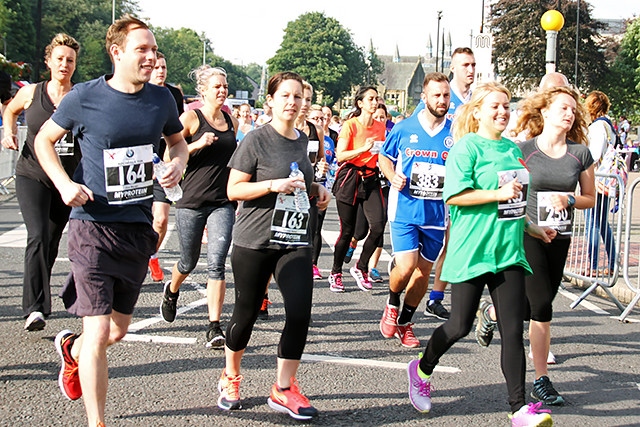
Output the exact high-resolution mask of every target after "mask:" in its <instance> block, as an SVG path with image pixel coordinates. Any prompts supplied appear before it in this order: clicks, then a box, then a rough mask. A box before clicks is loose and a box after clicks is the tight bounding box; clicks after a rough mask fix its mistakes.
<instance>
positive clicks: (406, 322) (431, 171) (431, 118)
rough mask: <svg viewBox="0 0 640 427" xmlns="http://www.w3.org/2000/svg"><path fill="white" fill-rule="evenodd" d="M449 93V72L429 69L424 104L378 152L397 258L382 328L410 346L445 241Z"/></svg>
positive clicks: (450, 140) (450, 142) (388, 335)
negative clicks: (417, 314) (415, 316)
mask: <svg viewBox="0 0 640 427" xmlns="http://www.w3.org/2000/svg"><path fill="white" fill-rule="evenodd" d="M450 96H451V94H450V89H449V80H448V79H447V76H445V75H444V74H442V73H430V74H427V76H426V77H425V79H424V82H423V85H422V100H423V101H424V103H425V109H424V110H422V111H421V112H420V113H418V114H414V115H412V116H411V117H409V118H408V119H406V120H403V121H401V122H400V123H398V124H396V126H394V127H393V129H392V130H391V133H389V135H388V136H387V139H386V141H385V143H384V145H383V146H382V149H381V151H380V156H379V157H378V163H379V165H380V169H381V170H382V172H383V173H384V175H385V176H386V177H387V179H388V180H389V181H390V183H391V190H390V192H389V211H388V216H389V223H390V229H391V243H392V245H393V254H394V257H395V268H394V269H393V270H391V274H390V277H389V300H388V302H387V305H386V307H385V310H384V314H383V316H382V319H381V320H380V332H381V333H382V336H384V337H385V338H391V337H393V336H396V337H398V338H399V339H400V342H401V344H402V345H403V346H405V347H410V348H414V347H418V346H420V342H419V341H418V339H417V338H416V337H415V335H414V333H413V328H412V325H413V323H411V320H412V317H413V314H414V313H415V311H416V309H417V307H418V305H419V304H420V301H421V300H422V298H423V297H424V295H425V293H426V291H427V287H428V284H429V275H430V274H431V269H432V268H433V263H434V262H435V261H436V259H437V258H438V255H440V252H441V251H442V247H443V245H444V234H445V230H446V226H447V213H446V209H445V204H444V202H443V200H442V188H443V186H444V169H445V168H444V163H445V160H446V158H447V154H448V153H449V149H450V148H451V146H452V145H453V138H452V137H451V121H450V120H448V119H447V118H446V114H447V111H448V109H449V99H450ZM405 289H406V295H405V298H404V304H403V306H402V311H400V309H399V308H400V295H401V294H402V292H403V291H404V290H405Z"/></svg>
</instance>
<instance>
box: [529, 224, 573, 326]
mask: <svg viewBox="0 0 640 427" xmlns="http://www.w3.org/2000/svg"><path fill="white" fill-rule="evenodd" d="M570 245H571V239H558V238H555V239H553V240H552V241H551V243H544V242H543V241H542V240H540V239H536V238H534V237H531V236H529V235H528V234H525V235H524V249H525V251H526V253H527V261H528V262H529V265H530V266H531V269H532V270H533V275H531V276H527V277H525V279H524V284H525V289H526V292H527V301H528V304H527V312H526V313H525V319H532V320H535V321H537V322H551V318H552V317H553V299H554V298H555V297H556V295H557V294H558V288H560V282H562V276H563V273H564V264H565V261H566V260H567V254H568V253H569V246H570Z"/></svg>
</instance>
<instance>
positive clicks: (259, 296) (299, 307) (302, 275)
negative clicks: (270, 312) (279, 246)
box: [226, 245, 313, 360]
mask: <svg viewBox="0 0 640 427" xmlns="http://www.w3.org/2000/svg"><path fill="white" fill-rule="evenodd" d="M231 268H232V269H233V277H234V281H235V295H236V301H235V305H234V306H233V314H232V315H231V320H230V321H229V325H228V326H227V336H226V345H227V347H228V348H229V349H230V350H232V351H241V350H244V349H245V348H247V344H248V343H249V338H251V332H252V331H253V325H254V323H255V322H256V319H257V317H258V312H259V311H260V306H261V305H262V300H263V298H264V289H265V283H268V281H269V278H270V276H271V274H273V276H274V279H275V281H276V283H277V284H278V287H279V288H280V292H281V293H282V299H283V300H284V311H285V323H284V329H283V330H282V335H281V336H280V344H279V345H278V357H279V358H281V359H291V360H300V358H301V357H302V352H303V351H304V346H305V344H306V342H307V332H308V330H309V320H310V319H311V300H312V296H313V276H312V272H311V248H310V247H304V248H298V249H291V250H273V249H262V250H258V249H248V248H243V247H240V246H236V245H234V246H233V251H232V252H231Z"/></svg>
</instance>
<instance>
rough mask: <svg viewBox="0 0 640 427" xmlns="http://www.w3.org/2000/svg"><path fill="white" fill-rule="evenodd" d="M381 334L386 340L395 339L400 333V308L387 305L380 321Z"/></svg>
mask: <svg viewBox="0 0 640 427" xmlns="http://www.w3.org/2000/svg"><path fill="white" fill-rule="evenodd" d="M380 333H381V334H382V336H383V337H385V338H393V337H394V336H395V335H396V334H397V333H398V307H395V306H393V305H389V304H388V303H387V305H386V306H385V308H384V313H382V319H380Z"/></svg>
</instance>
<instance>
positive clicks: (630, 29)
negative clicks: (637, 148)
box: [603, 18, 640, 124]
mask: <svg viewBox="0 0 640 427" xmlns="http://www.w3.org/2000/svg"><path fill="white" fill-rule="evenodd" d="M603 89H604V91H605V92H606V93H607V95H608V96H609V98H610V100H611V114H612V115H613V116H614V117H618V116H619V115H621V114H624V115H626V116H627V117H628V118H629V119H630V120H631V122H632V123H636V124H637V123H638V122H640V98H639V97H638V93H639V92H640V18H635V19H634V20H633V21H631V22H630V23H629V25H628V26H627V31H626V32H625V35H624V37H623V39H622V42H621V43H620V51H619V53H618V56H617V57H616V59H615V60H614V62H613V64H612V66H611V69H610V73H609V75H608V76H607V79H606V84H605V87H604V88H603Z"/></svg>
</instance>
